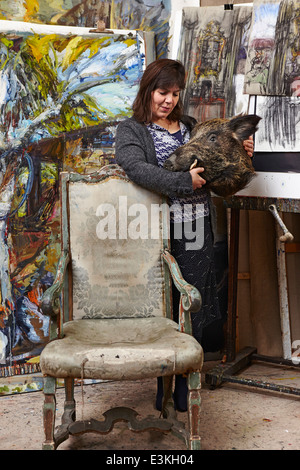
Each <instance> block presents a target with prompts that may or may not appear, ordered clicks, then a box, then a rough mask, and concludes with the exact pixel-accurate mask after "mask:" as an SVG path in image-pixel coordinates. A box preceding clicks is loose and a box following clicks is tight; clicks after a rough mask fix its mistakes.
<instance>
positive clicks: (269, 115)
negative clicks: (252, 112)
mask: <svg viewBox="0 0 300 470" xmlns="http://www.w3.org/2000/svg"><path fill="white" fill-rule="evenodd" d="M256 112H257V114H258V115H259V116H261V118H262V120H261V125H260V126H259V130H258V131H257V133H256V135H255V150H256V151H263V152H299V149H300V98H296V97H286V96H257V98H256Z"/></svg>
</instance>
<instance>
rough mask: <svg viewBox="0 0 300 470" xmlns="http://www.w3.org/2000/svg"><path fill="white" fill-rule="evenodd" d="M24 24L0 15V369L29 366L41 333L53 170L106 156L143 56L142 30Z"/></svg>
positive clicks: (82, 166)
mask: <svg viewBox="0 0 300 470" xmlns="http://www.w3.org/2000/svg"><path fill="white" fill-rule="evenodd" d="M7 24H9V27H8V26H7ZM23 24H24V25H25V23H23ZM4 26H5V28H4ZM24 27H25V28H26V27H27V31H24V30H22V31H21V32H18V30H17V28H16V25H14V23H13V22H9V21H3V22H1V23H0V136H1V138H0V146H1V148H0V164H1V181H0V184H1V186H0V234H1V242H0V266H1V271H0V374H1V375H2V376H6V375H12V374H13V373H17V372H16V370H21V368H20V367H21V366H20V365H22V370H24V371H25V372H30V370H34V369H35V366H34V364H35V363H36V361H35V360H34V359H31V358H32V357H35V356H38V355H39V353H40V351H41V349H42V347H43V345H44V344H45V342H47V340H48V318H45V317H44V316H43V315H42V312H41V310H40V299H41V296H42V294H43V292H44V290H45V289H46V288H47V287H48V286H50V285H51V283H52V282H53V276H54V273H55V267H56V262H57V259H58V256H59V252H60V240H59V217H58V211H59V202H58V175H59V172H60V171H61V170H62V169H71V170H74V171H78V172H91V171H94V170H95V169H98V168H99V167H101V166H102V165H103V164H104V163H108V162H109V161H111V158H113V144H114V134H115V129H116V125H117V123H118V122H119V121H120V120H121V119H123V118H124V117H126V116H128V115H130V114H131V105H132V101H133V99H134V97H135V95H136V92H137V88H138V83H139V80H140V77H141V75H142V73H143V69H144V67H145V62H146V58H145V39H144V35H143V33H142V32H140V33H136V32H129V33H128V34H125V33H124V34H119V33H118V34H109V35H108V34H87V35H78V34H75V33H74V34H71V35H67V36H65V35H63V34H60V33H61V28H60V27H56V29H57V33H51V34H47V27H44V30H45V33H44V34H40V33H39V34H37V33H34V32H33V30H34V25H33V24H28V25H25V26H24ZM8 28H9V29H8ZM39 28H41V26H40V25H39ZM1 31H2V32H1ZM151 47H152V46H151V44H148V48H149V51H150V49H151ZM30 364H33V365H32V367H30V366H29V365H30ZM18 368H19V369H18Z"/></svg>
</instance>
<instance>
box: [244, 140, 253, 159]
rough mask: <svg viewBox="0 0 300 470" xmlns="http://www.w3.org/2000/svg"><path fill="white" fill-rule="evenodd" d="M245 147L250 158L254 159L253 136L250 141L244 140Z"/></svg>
mask: <svg viewBox="0 0 300 470" xmlns="http://www.w3.org/2000/svg"><path fill="white" fill-rule="evenodd" d="M243 146H244V148H245V150H246V152H247V153H248V155H249V157H251V158H252V157H253V152H254V143H253V137H252V135H251V136H250V137H249V139H247V140H244V142H243Z"/></svg>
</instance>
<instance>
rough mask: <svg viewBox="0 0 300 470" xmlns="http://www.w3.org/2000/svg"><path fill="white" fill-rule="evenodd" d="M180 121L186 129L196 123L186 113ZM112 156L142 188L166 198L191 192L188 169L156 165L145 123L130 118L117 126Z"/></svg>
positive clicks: (188, 194) (152, 145)
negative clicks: (175, 170) (173, 170)
mask: <svg viewBox="0 0 300 470" xmlns="http://www.w3.org/2000/svg"><path fill="white" fill-rule="evenodd" d="M181 120H182V122H183V123H184V124H185V125H186V126H187V127H188V128H189V130H191V128H192V126H193V124H194V123H195V122H196V121H195V120H193V118H189V116H186V117H183V118H182V119H181ZM115 158H116V162H117V163H118V165H120V166H121V167H122V168H123V169H124V171H125V172H126V174H127V176H128V177H129V178H130V179H131V180H132V181H134V182H135V183H137V184H139V185H140V186H143V187H144V188H147V189H149V190H151V191H154V192H157V193H159V194H164V195H165V196H169V197H184V196H190V195H192V194H193V193H194V191H193V186H192V177H191V175H190V173H189V172H171V171H168V170H165V169H164V168H159V167H158V163H157V159H156V153H155V148H154V143H153V139H152V137H151V134H150V132H149V131H148V129H147V126H146V125H144V124H141V123H139V122H137V121H136V120H135V118H133V117H132V118H128V119H125V120H124V121H121V122H120V124H119V125H118V128H117V133H116V145H115ZM149 163H150V165H149Z"/></svg>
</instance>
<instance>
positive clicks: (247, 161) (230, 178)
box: [164, 114, 261, 197]
mask: <svg viewBox="0 0 300 470" xmlns="http://www.w3.org/2000/svg"><path fill="white" fill-rule="evenodd" d="M260 119H261V118H260V117H259V116H256V115H255V114H249V115H243V116H242V115H239V116H235V117H233V118H231V119H211V120H209V121H206V122H203V123H198V124H196V125H195V127H194V129H193V130H192V133H191V139H190V141H189V142H188V143H187V144H185V145H183V146H182V147H179V148H178V149H177V150H176V151H175V152H174V153H173V154H172V155H170V157H169V158H168V159H167V160H166V161H165V164H164V167H165V168H166V169H168V170H170V171H189V170H190V167H191V165H192V164H194V166H197V167H203V168H204V172H203V173H200V176H201V177H202V178H204V179H205V180H206V186H207V187H208V188H209V189H210V190H211V191H213V192H214V193H215V194H217V195H219V196H223V197H226V196H230V195H232V194H234V193H236V192H237V191H240V190H241V189H243V188H245V186H247V184H248V183H249V182H250V180H251V179H252V178H253V176H254V174H255V171H254V168H253V165H252V160H251V158H250V157H249V155H248V154H247V152H246V150H245V148H244V146H243V141H244V140H246V139H248V138H249V137H250V136H251V135H253V134H254V133H255V132H256V131H257V125H258V123H259V121H260Z"/></svg>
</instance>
